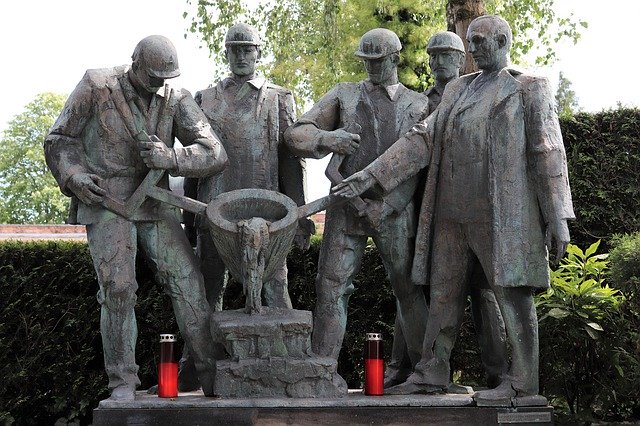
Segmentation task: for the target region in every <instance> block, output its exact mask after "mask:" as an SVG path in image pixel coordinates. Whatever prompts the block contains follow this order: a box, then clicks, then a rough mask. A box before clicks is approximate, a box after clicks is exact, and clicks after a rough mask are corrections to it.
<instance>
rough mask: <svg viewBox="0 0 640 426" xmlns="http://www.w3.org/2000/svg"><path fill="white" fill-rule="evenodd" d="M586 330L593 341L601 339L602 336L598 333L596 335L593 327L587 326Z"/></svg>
mask: <svg viewBox="0 0 640 426" xmlns="http://www.w3.org/2000/svg"><path fill="white" fill-rule="evenodd" d="M584 330H585V331H586V332H587V334H588V335H589V337H591V338H592V339H593V340H598V339H599V338H600V336H598V333H596V332H595V331H594V330H593V329H592V328H591V327H589V326H586V325H585V326H584Z"/></svg>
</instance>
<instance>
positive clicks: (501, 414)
mask: <svg viewBox="0 0 640 426" xmlns="http://www.w3.org/2000/svg"><path fill="white" fill-rule="evenodd" d="M93 424H94V425H95V426H101V425H109V426H110V425H114V424H123V425H124V424H130V425H134V424H135V425H141V426H142V425H167V424H170V425H175V426H178V425H203V424H221V425H222V424H224V425H227V424H232V425H265V426H266V425H270V426H273V425H286V424H295V425H316V426H318V425H363V426H364V425H403V426H408V425H423V424H438V425H515V424H518V425H527V424H528V425H552V424H553V408H552V407H548V406H543V407H513V406H512V407H477V406H476V405H475V403H474V401H473V398H472V397H471V396H470V395H385V396H376V397H372V396H365V395H363V394H362V392H357V391H356V392H352V391H349V395H348V396H346V397H343V398H250V399H249V398H247V399H242V398H233V399H224V398H206V397H204V396H203V395H202V392H201V391H198V392H188V393H180V395H179V396H178V398H171V399H169V398H158V397H157V396H155V395H148V394H146V393H145V392H143V391H141V392H138V393H137V394H136V399H135V401H131V402H116V401H110V400H104V401H102V402H100V405H99V406H98V408H97V409H95V410H94V411H93Z"/></svg>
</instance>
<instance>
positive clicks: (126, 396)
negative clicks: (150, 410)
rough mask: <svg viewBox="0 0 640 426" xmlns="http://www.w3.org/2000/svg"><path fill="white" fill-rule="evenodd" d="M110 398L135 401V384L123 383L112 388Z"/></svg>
mask: <svg viewBox="0 0 640 426" xmlns="http://www.w3.org/2000/svg"><path fill="white" fill-rule="evenodd" d="M109 399H111V400H114V401H133V400H135V399H136V387H135V385H130V384H126V383H125V384H122V385H119V386H116V387H115V388H113V389H112V390H111V396H110V397H109Z"/></svg>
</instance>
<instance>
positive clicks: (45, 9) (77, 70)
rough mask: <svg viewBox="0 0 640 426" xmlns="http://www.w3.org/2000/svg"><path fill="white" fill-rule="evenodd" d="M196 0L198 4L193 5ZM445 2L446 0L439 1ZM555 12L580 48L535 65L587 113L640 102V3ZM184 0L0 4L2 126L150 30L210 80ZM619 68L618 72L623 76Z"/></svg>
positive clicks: (198, 76)
mask: <svg viewBox="0 0 640 426" xmlns="http://www.w3.org/2000/svg"><path fill="white" fill-rule="evenodd" d="M195 1H196V0H194V2H195ZM443 2H444V0H443ZM555 3H556V10H557V11H558V12H559V13H560V14H562V15H566V14H568V13H571V12H573V13H574V14H575V15H576V16H577V17H579V18H581V19H583V20H586V21H587V22H588V23H589V28H588V29H587V30H584V31H583V37H582V40H581V41H580V42H579V43H578V45H576V46H573V45H570V44H568V43H565V44H561V45H558V46H557V49H556V50H557V52H558V56H559V58H560V60H559V61H558V62H557V63H556V64H555V65H554V66H553V67H550V68H547V69H538V70H535V72H536V73H537V74H544V75H547V76H548V77H549V78H550V79H551V81H552V82H553V83H554V84H556V83H557V75H558V72H559V71H562V72H563V73H564V74H565V76H566V77H567V78H568V79H569V80H571V82H572V84H573V89H574V90H575V92H576V93H577V95H578V98H579V102H580V106H581V107H582V108H583V109H584V110H586V111H599V110H601V109H606V108H610V107H612V108H613V107H616V104H617V103H618V102H621V103H622V104H623V105H627V106H638V105H639V104H640V85H639V84H638V83H637V82H636V81H635V78H634V77H635V76H634V75H632V74H631V73H632V72H634V70H636V69H637V68H638V65H639V64H638V63H637V62H638V59H637V58H638V56H637V54H636V53H635V52H633V51H632V49H631V48H630V46H633V45H635V37H634V36H635V32H636V31H635V30H636V28H635V25H633V24H632V23H631V22H629V21H624V20H623V18H622V17H623V16H627V17H630V18H632V19H633V18H635V17H637V16H640V0H608V1H607V2H602V1H601V0H555ZM186 8H187V5H186V2H185V1H184V0H128V1H125V0H107V1H105V0H58V1H53V0H17V1H3V2H2V3H1V5H0V39H1V40H2V55H3V56H2V62H1V63H2V65H0V81H1V82H2V83H3V84H4V87H3V88H2V93H3V96H2V101H1V102H0V130H2V129H4V128H5V127H6V125H7V122H8V121H9V120H11V119H12V118H13V116H15V115H16V114H19V113H20V112H21V111H22V110H23V108H24V106H25V105H26V104H27V103H29V102H30V101H31V100H32V99H33V98H34V97H35V96H36V95H37V94H38V93H41V92H56V93H63V94H68V93H70V92H71V91H72V90H73V88H74V87H75V85H76V84H77V83H78V81H79V80H80V78H81V77H82V75H83V74H84V71H85V70H86V69H88V68H101V67H109V66H114V65H120V64H125V63H128V62H130V56H131V53H132V52H133V48H134V47H135V45H136V43H137V42H138V41H139V40H140V39H142V38H143V37H145V36H147V35H150V34H162V35H165V36H167V37H169V38H170V39H171V40H172V41H173V42H174V44H175V45H176V48H177V50H178V55H179V62H180V69H181V71H182V75H181V76H180V77H178V78H177V79H175V80H172V84H175V85H176V86H181V87H184V88H186V89H189V90H190V91H191V92H195V91H196V90H200V89H203V88H205V87H207V86H208V85H209V84H211V83H212V73H213V64H212V62H211V60H210V59H209V54H208V51H207V50H206V49H205V48H200V47H199V46H200V43H199V40H198V38H197V36H196V35H192V34H189V36H188V38H187V39H186V40H185V38H184V33H185V30H186V27H187V22H186V21H185V20H184V19H183V18H182V13H183V12H184V11H185V10H186ZM618 71H619V72H618ZM325 165H326V161H317V160H309V161H308V171H309V177H308V190H309V199H310V200H313V199H316V198H319V197H320V196H323V195H325V194H327V193H328V187H329V184H328V182H327V181H326V179H324V175H323V172H324V167H325Z"/></svg>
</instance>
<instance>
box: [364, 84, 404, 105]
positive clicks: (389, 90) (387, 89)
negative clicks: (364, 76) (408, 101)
mask: <svg viewBox="0 0 640 426" xmlns="http://www.w3.org/2000/svg"><path fill="white" fill-rule="evenodd" d="M378 87H380V86H379V85H376V84H373V83H372V82H370V81H369V80H365V81H364V88H365V90H366V91H367V92H369V93H371V92H372V91H374V90H375V89H376V88H378ZM382 87H383V88H384V93H386V94H387V96H388V97H389V99H390V100H391V101H392V102H395V101H397V100H398V96H399V95H400V92H401V87H404V86H403V85H402V84H401V83H397V84H392V85H390V86H382Z"/></svg>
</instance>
